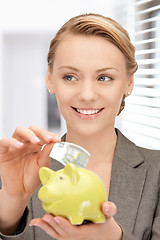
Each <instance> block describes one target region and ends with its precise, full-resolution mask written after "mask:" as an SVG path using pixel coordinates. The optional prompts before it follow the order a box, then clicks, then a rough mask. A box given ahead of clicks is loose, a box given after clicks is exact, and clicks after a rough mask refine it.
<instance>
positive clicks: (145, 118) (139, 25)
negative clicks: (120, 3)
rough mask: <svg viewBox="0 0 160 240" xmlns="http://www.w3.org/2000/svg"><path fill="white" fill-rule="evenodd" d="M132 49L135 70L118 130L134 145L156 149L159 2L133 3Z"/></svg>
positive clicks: (159, 128)
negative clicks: (136, 69)
mask: <svg viewBox="0 0 160 240" xmlns="http://www.w3.org/2000/svg"><path fill="white" fill-rule="evenodd" d="M134 9H135V13H134V31H133V37H134V45H135V47H136V59H137V62H138V66H139V69H138V71H137V73H136V74H135V87H134V91H133V93H132V96H130V97H129V98H127V101H126V110H125V111H124V117H122V119H123V123H122V130H123V132H124V133H125V134H126V136H127V137H129V138H130V139H131V140H132V141H134V142H135V143H136V144H137V145H140V146H144V147H147V148H152V149H160V1H159V0H158V1H156V0H137V1H136V0H135V1H134Z"/></svg>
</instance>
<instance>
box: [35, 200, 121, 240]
mask: <svg viewBox="0 0 160 240" xmlns="http://www.w3.org/2000/svg"><path fill="white" fill-rule="evenodd" d="M102 211H103V213H104V214H105V216H106V221H105V222H104V223H97V224H95V223H89V224H86V225H80V226H74V225H72V224H71V223H70V222H69V221H68V220H66V219H65V218H63V217H59V216H57V217H54V216H53V215H51V214H46V215H45V216H44V217H43V218H42V219H38V218H37V219H33V220H32V221H31V222H30V226H37V227H40V228H41V229H42V230H44V231H45V232H46V233H47V234H49V235H50V236H51V237H53V238H56V239H58V240H75V239H76V240H104V239H107V240H121V239H122V230H121V228H120V226H119V225H118V224H117V223H116V221H115V220H114V218H113V216H114V215H115V213H116V206H115V204H114V203H112V202H105V203H104V204H103V206H102Z"/></svg>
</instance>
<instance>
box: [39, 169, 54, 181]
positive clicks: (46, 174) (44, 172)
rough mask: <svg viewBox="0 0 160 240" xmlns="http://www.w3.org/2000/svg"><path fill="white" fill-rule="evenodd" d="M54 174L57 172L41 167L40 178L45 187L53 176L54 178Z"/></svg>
mask: <svg viewBox="0 0 160 240" xmlns="http://www.w3.org/2000/svg"><path fill="white" fill-rule="evenodd" d="M54 174H55V172H54V171H53V170H51V169H50V168H47V167H41V168H40V170H39V177H40V179H41V182H42V184H43V185H45V184H46V183H47V182H48V181H49V179H50V178H51V176H53V175H54Z"/></svg>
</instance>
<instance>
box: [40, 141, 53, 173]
mask: <svg viewBox="0 0 160 240" xmlns="http://www.w3.org/2000/svg"><path fill="white" fill-rule="evenodd" d="M54 144H55V143H52V142H51V143H48V144H46V145H45V146H44V147H43V149H42V150H41V152H40V158H39V159H38V166H39V168H40V167H49V165H50V157H49V154H50V152H51V149H52V148H53V146H54Z"/></svg>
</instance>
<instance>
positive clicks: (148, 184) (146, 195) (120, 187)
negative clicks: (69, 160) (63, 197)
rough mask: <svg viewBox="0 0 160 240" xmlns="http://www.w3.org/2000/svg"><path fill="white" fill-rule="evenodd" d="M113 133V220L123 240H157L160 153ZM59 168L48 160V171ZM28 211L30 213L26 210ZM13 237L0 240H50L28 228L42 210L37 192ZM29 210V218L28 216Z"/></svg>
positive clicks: (159, 233)
mask: <svg viewBox="0 0 160 240" xmlns="http://www.w3.org/2000/svg"><path fill="white" fill-rule="evenodd" d="M116 131H117V135H118V140H117V145H116V150H115V155H114V160H113V166H112V173H111V184H110V192H109V201H112V202H114V203H115V204H116V205H117V209H118V211H117V213H116V215H115V220H116V221H117V222H118V224H119V225H120V226H121V227H122V230H123V240H160V151H159V150H148V149H144V148H141V147H137V146H136V145H135V144H134V143H132V142H131V141H129V140H128V139H127V138H126V137H124V136H123V135H122V133H121V132H120V131H119V130H116ZM62 167H63V166H62V165H61V164H60V163H58V162H57V161H55V160H53V161H52V166H51V168H52V169H54V170H58V169H60V168H62ZM28 209H30V211H29V210H28ZM28 209H26V210H25V213H24V215H23V217H22V221H21V224H20V227H19V232H17V234H16V235H15V236H4V235H3V234H0V239H6V240H11V239H16V240H44V239H45V240H51V239H52V240H53V238H51V237H50V236H48V235H47V234H46V233H44V232H43V231H42V230H41V229H40V228H38V227H28V222H29V221H30V219H32V218H36V217H42V216H43V214H44V211H43V209H42V206H41V202H40V201H39V200H38V197H37V192H36V193H35V194H34V195H33V196H32V198H31V200H30V202H29V205H28ZM28 211H29V217H27V216H28Z"/></svg>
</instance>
